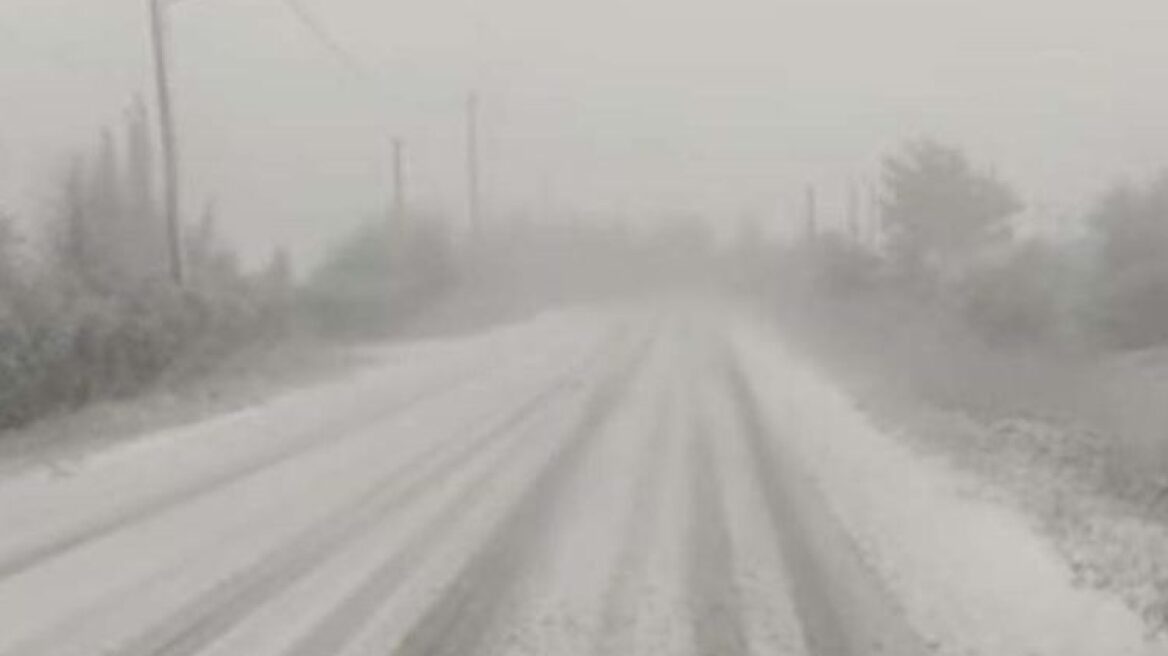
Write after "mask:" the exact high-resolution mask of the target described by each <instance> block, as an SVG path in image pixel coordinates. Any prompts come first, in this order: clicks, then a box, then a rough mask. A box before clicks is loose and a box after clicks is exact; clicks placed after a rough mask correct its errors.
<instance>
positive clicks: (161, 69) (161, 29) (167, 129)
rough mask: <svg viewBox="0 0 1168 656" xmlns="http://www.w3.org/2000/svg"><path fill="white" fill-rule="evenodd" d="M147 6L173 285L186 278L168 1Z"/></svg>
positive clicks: (151, 0) (149, 0)
mask: <svg viewBox="0 0 1168 656" xmlns="http://www.w3.org/2000/svg"><path fill="white" fill-rule="evenodd" d="M146 1H147V3H148V5H149V7H150V36H151V45H152V47H153V50H154V83H155V87H156V89H157V93H158V130H159V136H160V138H161V145H162V187H163V192H162V193H163V197H164V203H165V205H164V211H165V219H166V242H167V249H168V255H169V260H170V276H171V279H172V280H173V281H174V283H175V284H176V285H179V286H182V285H183V283H184V281H185V278H186V276H185V272H184V270H183V253H182V234H181V231H182V223H181V219H180V216H179V212H180V202H181V196H180V193H179V192H180V190H179V175H178V138H177V136H176V134H175V126H174V111H173V108H172V106H171V99H170V94H171V88H170V52H169V43H168V41H167V39H168V36H169V35H168V34H167V24H166V15H165V12H166V7H164V6H163V3H165V2H166V1H167V0H146Z"/></svg>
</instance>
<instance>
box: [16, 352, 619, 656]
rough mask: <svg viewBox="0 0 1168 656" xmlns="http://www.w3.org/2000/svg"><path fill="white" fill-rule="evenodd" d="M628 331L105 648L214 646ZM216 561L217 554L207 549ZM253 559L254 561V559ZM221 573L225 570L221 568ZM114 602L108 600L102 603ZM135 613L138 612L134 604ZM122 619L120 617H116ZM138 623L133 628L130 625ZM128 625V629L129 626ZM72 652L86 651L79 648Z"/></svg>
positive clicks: (49, 641) (99, 610)
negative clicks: (212, 642) (133, 634)
mask: <svg viewBox="0 0 1168 656" xmlns="http://www.w3.org/2000/svg"><path fill="white" fill-rule="evenodd" d="M620 338H621V335H613V336H611V337H610V338H609V340H608V341H607V342H606V343H605V344H604V345H602V348H600V349H599V352H591V353H589V354H588V355H587V357H585V358H583V362H581V363H579V364H577V365H576V366H574V367H572V368H571V369H569V370H568V371H567V373H560V374H558V375H557V376H555V377H554V378H552V379H551V380H550V381H549V382H550V383H551V385H550V386H548V387H542V386H541V388H540V389H539V390H538V391H537V393H536V394H534V396H529V397H528V398H527V399H526V400H524V401H520V402H519V403H518V404H516V406H517V407H513V408H511V409H505V410H504V411H502V412H494V413H492V414H493V417H494V418H493V419H491V420H489V424H488V426H486V427H485V428H483V429H480V430H476V431H474V435H473V436H472V437H471V439H469V440H468V439H465V438H462V439H444V440H441V441H439V442H438V443H437V444H436V445H435V446H433V447H431V448H429V449H428V450H424V451H422V452H420V453H418V454H415V455H414V456H413V457H412V458H411V459H410V460H409V461H407V462H405V463H402V464H401V465H398V466H396V467H394V468H393V471H392V472H391V473H389V474H388V475H384V476H379V477H377V478H376V479H375V480H371V481H370V482H369V483H363V484H362V488H363V490H364V491H363V492H358V493H357V494H355V495H353V496H351V497H350V499H349V501H347V502H346V505H345V506H344V507H343V508H342V509H341V510H339V511H337V512H335V513H334V514H332V515H331V516H329V517H327V518H326V519H325V520H324V521H322V522H314V523H312V524H309V525H307V526H306V527H305V528H304V529H302V530H300V531H299V532H298V533H293V534H292V537H291V539H289V540H287V541H283V542H281V543H279V545H277V546H274V547H272V548H270V550H269V551H268V552H267V553H266V554H262V555H261V554H252V555H248V556H247V558H248V561H247V562H248V564H247V565H245V566H244V567H242V568H237V570H236V571H234V572H232V573H231V574H228V575H224V578H223V580H222V581H221V582H219V583H216V584H212V585H210V586H209V587H208V586H200V588H201V591H199V592H197V593H195V595H194V596H193V597H191V598H190V599H189V600H184V599H178V600H176V601H177V602H178V603H179V604H180V605H177V606H176V607H175V608H177V610H173V611H170V610H168V611H167V612H166V614H165V615H157V616H158V617H160V618H165V619H162V621H159V622H155V623H153V624H152V625H151V626H149V627H145V630H143V631H142V632H141V633H139V634H138V635H137V636H136V637H131V634H129V633H124V637H122V638H120V639H118V642H115V643H113V645H112V648H111V646H109V645H106V646H105V648H104V649H103V650H102V652H103V653H112V654H183V653H195V652H196V651H198V649H199V648H201V646H203V645H205V644H206V643H208V642H209V641H210V640H211V639H213V638H214V637H215V636H217V635H219V634H220V633H221V632H222V631H226V630H228V629H230V628H231V627H232V626H235V625H237V624H238V623H240V622H242V621H244V619H246V617H247V615H248V613H249V612H250V611H251V610H253V609H255V608H256V607H258V606H260V605H261V604H262V603H263V602H264V601H266V600H268V599H270V598H272V597H273V596H275V595H278V594H279V593H280V592H281V591H282V590H284V589H286V588H287V587H288V586H289V585H291V584H292V583H294V582H295V581H296V580H299V579H300V578H301V577H302V576H304V575H305V574H306V573H307V572H308V571H311V570H312V568H313V566H314V565H315V564H318V563H320V562H323V561H324V560H325V559H327V557H328V555H329V554H330V553H331V551H332V550H333V549H335V548H337V547H339V546H340V545H341V544H344V543H346V542H347V541H348V540H351V539H357V538H358V537H359V536H360V535H361V534H363V533H364V532H365V531H366V530H368V527H369V526H370V525H371V524H375V523H376V522H375V520H376V519H377V518H378V517H379V516H380V515H382V514H385V513H392V512H396V511H398V510H400V509H401V508H403V507H405V506H407V505H408V504H409V503H410V502H411V501H415V500H417V499H418V498H419V497H421V496H422V495H424V493H425V492H426V491H428V490H429V489H430V486H431V485H433V484H437V483H438V482H439V481H440V480H441V479H443V478H446V477H450V476H453V475H454V474H455V473H456V472H457V471H459V470H460V469H461V467H462V466H463V465H465V464H466V463H467V462H469V461H470V460H471V459H473V458H474V457H477V456H478V454H480V453H481V452H483V451H486V450H488V449H489V447H490V446H491V444H492V442H494V441H496V440H497V439H498V438H499V437H500V436H502V437H506V436H507V435H509V434H510V433H511V432H512V431H513V430H514V429H515V427H516V426H518V425H519V424H522V423H523V422H524V421H527V420H529V419H531V418H532V417H533V416H534V415H535V414H538V413H539V411H541V410H542V409H543V408H544V407H546V404H547V403H548V402H549V401H550V400H551V398H552V397H554V396H556V395H557V394H559V393H563V392H565V391H566V389H567V388H572V387H573V386H574V385H575V384H576V382H577V381H578V380H579V379H581V378H582V377H584V376H585V375H586V372H587V371H588V370H589V369H590V368H591V367H595V366H596V364H597V363H598V362H601V361H603V359H604V358H605V357H606V355H608V354H609V352H610V351H611V350H612V349H613V348H614V345H616V344H619V343H620ZM207 555H208V556H209V557H210V558H212V559H214V558H215V555H214V553H213V552H210V553H208V554H207ZM252 563H254V564H252ZM190 566H191V563H189V562H183V563H178V564H177V567H176V568H175V570H174V571H175V573H179V572H181V570H183V569H184V568H187V567H190ZM216 567H217V568H219V569H218V570H216V571H222V566H220V565H216ZM169 578H170V576H169V574H168V573H167V572H162V573H160V574H159V575H157V576H155V577H152V578H151V579H149V580H146V581H145V582H144V583H142V584H140V587H137V588H128V589H125V590H124V591H123V593H121V594H125V595H130V596H134V595H146V594H148V592H149V590H150V589H151V588H152V587H160V586H161V587H165V586H166V585H167V580H168V579H169ZM101 603H108V602H101ZM131 610H132V609H131ZM92 611H93V612H94V614H95V615H97V617H96V618H95V619H96V621H95V622H91V621H89V620H88V619H87V617H86V614H81V615H80V616H78V617H77V621H76V622H74V621H73V620H72V619H70V618H66V619H65V620H64V622H62V623H61V624H59V625H57V628H56V629H52V630H50V631H47V632H45V633H42V634H38V635H37V636H34V637H32V638H30V639H29V640H27V641H26V642H24V643H22V644H23V645H24V646H23V647H20V648H17V649H15V650H14V651H12V652H9V653H13V654H16V653H20V654H29V653H31V654H36V653H46V652H47V653H58V652H59V645H57V644H56V643H58V642H59V640H58V639H56V638H55V637H54V634H58V633H59V630H60V629H62V628H64V629H66V630H68V627H74V630H77V629H80V628H82V627H86V623H87V622H88V623H89V624H96V626H90V627H88V628H89V629H96V631H97V632H98V633H101V632H102V629H101V626H102V625H104V624H107V623H108V622H109V620H107V619H102V618H103V617H105V618H114V617H116V613H117V611H116V610H113V611H112V613H113V614H112V615H111V614H105V613H104V611H105V608H103V607H102V606H101V605H100V604H99V605H97V606H95V607H93V608H92ZM121 617H123V618H125V619H124V620H122V622H126V621H127V620H131V619H132V616H129V615H127V614H126V613H123V614H122V616H121ZM112 621H113V622H114V623H115V624H116V622H117V621H118V620H116V619H114V620H112ZM132 628H134V627H131V626H126V627H125V630H128V629H132ZM125 630H123V631H125ZM70 653H89V652H81V651H79V650H77V649H75V650H74V652H70Z"/></svg>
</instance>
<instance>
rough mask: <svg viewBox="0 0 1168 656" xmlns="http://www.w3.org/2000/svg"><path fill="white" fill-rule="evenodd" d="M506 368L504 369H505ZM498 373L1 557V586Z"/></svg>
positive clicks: (422, 394)
mask: <svg viewBox="0 0 1168 656" xmlns="http://www.w3.org/2000/svg"><path fill="white" fill-rule="evenodd" d="M504 366H505V365H504ZM495 372H496V369H495V367H490V368H486V369H483V370H479V371H475V372H474V373H473V374H471V375H470V376H469V377H466V373H465V372H463V371H459V372H458V373H456V374H455V375H453V376H451V377H449V378H447V377H442V378H441V379H440V380H439V381H437V382H435V383H432V384H429V385H426V386H425V387H423V389H421V390H419V391H416V392H414V393H412V394H409V395H407V396H406V397H405V398H404V399H402V400H401V401H400V402H399V403H394V404H390V405H388V406H379V407H377V408H376V409H375V410H374V412H372V413H371V414H368V415H367V414H365V413H360V414H354V415H352V416H347V417H343V418H342V419H341V421H342V422H343V423H342V425H341V426H340V427H339V428H334V429H333V430H330V431H329V435H330V436H331V437H332V439H327V440H326V439H321V435H320V433H319V431H318V430H315V429H314V430H310V431H306V432H305V433H303V434H300V435H298V436H297V437H296V438H294V439H291V440H289V442H288V444H287V445H285V447H286V448H283V449H280V450H278V451H277V452H276V453H275V454H265V457H261V458H259V459H258V460H256V461H253V462H248V463H246V464H245V465H244V466H242V467H239V468H234V469H228V470H226V471H222V472H218V473H216V475H214V476H211V477H210V478H207V479H203V480H200V481H198V482H197V484H194V485H186V486H179V487H177V488H176V489H174V490H170V491H169V492H167V493H164V494H161V495H158V496H155V497H153V498H151V499H150V500H149V501H148V502H146V503H142V504H138V505H135V506H132V507H130V508H126V509H124V510H123V511H122V512H117V513H113V514H110V515H108V516H106V517H102V518H101V519H100V521H97V522H92V523H88V524H85V525H83V526H81V527H79V528H77V529H75V530H72V531H68V532H65V533H64V534H63V535H59V536H56V537H55V538H52V539H50V540H48V541H45V542H42V543H38V544H34V545H31V546H29V547H26V548H22V549H18V550H16V551H14V552H12V553H9V554H6V555H4V556H2V557H0V581H3V580H5V579H7V578H10V577H13V576H16V575H19V574H21V573H23V572H26V571H28V570H30V569H32V568H34V567H36V566H37V565H39V564H41V563H43V562H46V561H48V560H51V559H53V558H56V557H59V556H62V555H64V554H66V553H68V552H70V551H72V550H74V549H77V548H79V547H81V546H82V545H85V544H87V543H90V542H93V541H95V540H99V539H101V538H103V537H105V536H107V535H111V534H113V533H116V532H118V531H120V530H123V529H126V528H128V527H131V526H133V525H135V524H137V523H140V522H143V521H146V520H148V519H150V518H151V517H154V516H156V515H160V514H162V513H164V512H166V511H167V510H169V509H171V508H175V507H178V506H182V505H184V504H188V503H191V502H193V501H195V500H196V499H199V498H201V497H204V496H207V495H210V494H213V493H214V492H216V491H217V490H220V489H223V488H226V487H228V486H230V485H232V484H234V483H237V482H239V481H242V480H244V479H247V478H250V477H252V476H255V475H258V474H260V473H262V472H264V471H265V470H268V469H270V468H274V467H278V466H280V465H282V464H284V463H286V462H289V461H292V460H295V459H296V458H298V457H302V456H305V455H307V454H309V453H312V452H314V451H317V450H319V449H328V448H335V447H336V446H337V445H338V444H340V443H341V442H343V439H344V438H343V437H337V436H348V435H352V434H355V433H358V432H359V431H360V430H361V429H362V428H364V427H365V426H367V425H368V424H369V423H376V422H381V421H385V420H386V419H388V418H390V417H393V416H396V415H398V414H401V413H404V412H407V411H409V410H410V409H411V408H414V407H416V406H418V405H420V404H422V403H425V402H427V401H429V400H432V399H434V398H437V397H439V396H442V395H444V394H448V393H450V391H451V388H452V387H462V386H466V385H470V384H473V383H475V382H477V381H479V380H481V379H484V378H487V377H489V376H490V375H492V374H494V373H495Z"/></svg>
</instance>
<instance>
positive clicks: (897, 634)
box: [725, 349, 930, 656]
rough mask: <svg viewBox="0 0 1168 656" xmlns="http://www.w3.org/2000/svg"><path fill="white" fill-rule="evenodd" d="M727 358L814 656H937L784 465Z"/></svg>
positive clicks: (738, 370) (801, 478)
mask: <svg viewBox="0 0 1168 656" xmlns="http://www.w3.org/2000/svg"><path fill="white" fill-rule="evenodd" d="M727 351H728V353H729V355H730V358H729V360H728V367H727V371H726V376H725V378H726V379H727V380H728V382H729V385H728V388H729V392H730V393H731V395H732V397H733V398H732V400H733V402H734V406H735V407H736V408H737V413H736V415H737V416H738V418H739V421H740V422H741V423H742V427H743V433H744V434H745V435H744V439H745V440H746V442H747V445H748V447H749V452H750V453H751V455H752V458H751V460H752V461H753V463H754V469H755V471H754V476H755V479H756V482H757V484H758V485H759V486H760V488H761V489H762V492H763V499H764V501H765V504H766V506H767V510H768V512H769V514H770V518H771V522H772V524H773V525H774V528H775V531H776V533H777V534H778V536H779V545H778V547H779V549H780V552H781V555H782V560H783V562H784V563H785V564H786V566H787V573H788V575H789V580H790V581H791V594H792V595H793V597H794V600H795V607H796V612H797V614H798V616H799V621H800V623H801V624H802V625H803V635H804V637H805V639H806V641H807V645H806V646H807V652H808V654H810V655H811V656H875V655H878V654H889V655H891V656H925V655H926V654H929V653H930V650H929V649H928V647H926V645H925V644H924V642H923V641H922V640H921V639H920V637H919V636H917V635H916V634H915V633H914V632H913V631H912V629H911V628H910V627H909V626H908V623H907V620H906V619H905V618H904V617H903V615H901V614H900V613H899V609H898V607H897V604H896V601H895V598H894V597H893V596H892V595H891V593H890V592H889V591H888V590H887V589H886V587H885V586H884V583H883V581H881V580H880V579H879V578H878V577H877V576H876V575H875V573H874V572H872V571H871V570H869V569H868V568H866V567H865V566H864V564H863V561H862V560H861V558H860V556H859V553H858V552H857V550H856V547H855V545H854V544H853V543H852V542H851V539H850V537H849V536H848V534H847V532H846V531H845V530H843V527H842V526H840V525H838V523H836V522H837V520H836V519H835V518H834V516H833V515H832V514H831V513H830V510H829V506H828V504H827V501H826V499H824V498H822V496H820V495H819V494H818V490H817V489H816V488H815V484H814V482H813V481H812V480H811V478H810V477H809V476H808V475H807V474H806V473H805V472H803V471H801V470H800V469H799V468H798V467H797V466H796V465H794V464H792V463H789V462H786V461H785V460H784V459H783V458H782V456H781V455H780V453H779V448H778V445H777V444H775V443H774V441H773V439H772V437H771V436H770V434H769V431H768V430H767V428H766V426H765V424H764V422H763V415H762V409H761V407H760V403H761V401H760V400H759V398H758V397H757V395H756V393H755V391H754V389H753V388H752V387H751V384H750V381H749V380H748V378H747V374H746V372H745V370H744V369H743V368H742V366H741V363H740V362H739V361H738V360H737V358H736V357H735V354H734V353H733V352H732V351H730V350H729V349H727Z"/></svg>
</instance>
